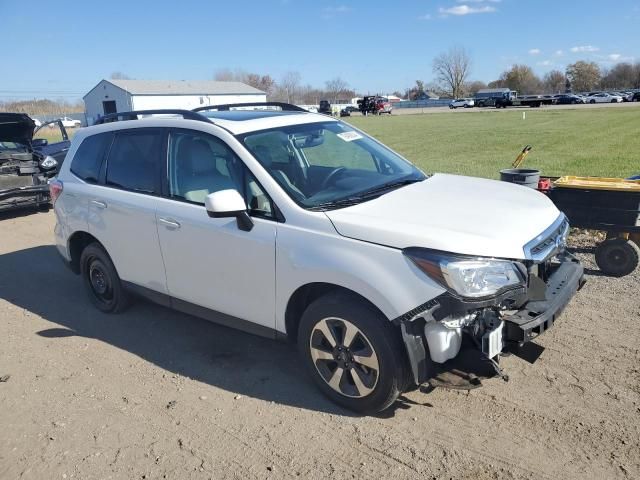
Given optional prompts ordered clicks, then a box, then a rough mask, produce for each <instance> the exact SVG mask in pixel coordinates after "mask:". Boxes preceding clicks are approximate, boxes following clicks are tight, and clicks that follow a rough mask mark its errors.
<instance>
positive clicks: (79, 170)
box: [71, 133, 113, 183]
mask: <svg viewBox="0 0 640 480" xmlns="http://www.w3.org/2000/svg"><path fill="white" fill-rule="evenodd" d="M112 139H113V134H112V133H99V134H97V135H91V136H90V137H87V138H85V139H84V140H83V141H82V143H81V144H80V146H79V147H78V150H77V151H76V154H75V155H74V156H73V161H72V162H71V172H72V173H73V174H74V175H75V176H77V177H79V178H81V179H82V180H84V181H85V182H90V183H95V182H97V181H98V178H99V177H100V167H101V165H102V160H103V159H104V154H105V152H106V150H107V148H108V147H109V145H110V144H111V140H112Z"/></svg>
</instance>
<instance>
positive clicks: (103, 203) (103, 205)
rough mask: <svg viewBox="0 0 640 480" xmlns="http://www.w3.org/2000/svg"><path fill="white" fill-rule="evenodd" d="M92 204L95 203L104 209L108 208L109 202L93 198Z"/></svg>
mask: <svg viewBox="0 0 640 480" xmlns="http://www.w3.org/2000/svg"><path fill="white" fill-rule="evenodd" d="M91 204H92V205H95V206H96V207H98V208H102V209H104V208H107V204H106V203H105V202H102V201H100V200H91Z"/></svg>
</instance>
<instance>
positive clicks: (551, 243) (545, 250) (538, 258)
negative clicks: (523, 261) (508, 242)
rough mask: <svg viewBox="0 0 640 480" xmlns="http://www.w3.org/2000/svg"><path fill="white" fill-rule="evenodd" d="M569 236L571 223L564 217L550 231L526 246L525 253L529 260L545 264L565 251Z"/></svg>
mask: <svg viewBox="0 0 640 480" xmlns="http://www.w3.org/2000/svg"><path fill="white" fill-rule="evenodd" d="M568 234H569V222H568V220H567V218H566V217H565V216H564V215H562V216H561V217H559V218H558V220H556V221H555V222H554V224H553V225H552V226H551V227H550V228H549V229H548V230H546V231H544V232H543V233H542V234H540V235H538V236H537V237H536V238H534V239H533V240H531V241H530V242H529V243H527V244H526V245H525V247H524V251H525V254H526V256H527V258H528V259H530V260H534V261H535V262H544V261H545V260H547V259H548V258H549V257H551V256H553V255H556V254H557V253H559V252H561V251H564V249H565V248H566V245H567V235H568Z"/></svg>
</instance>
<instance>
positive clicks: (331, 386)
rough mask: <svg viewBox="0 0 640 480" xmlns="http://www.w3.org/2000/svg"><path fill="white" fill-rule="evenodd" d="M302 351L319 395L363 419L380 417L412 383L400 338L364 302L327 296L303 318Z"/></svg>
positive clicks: (299, 342) (313, 304)
mask: <svg viewBox="0 0 640 480" xmlns="http://www.w3.org/2000/svg"><path fill="white" fill-rule="evenodd" d="M298 348H299V350H300V352H301V354H302V356H303V360H304V362H305V364H306V365H307V370H308V371H309V373H310V374H311V375H312V376H313V378H314V380H315V382H316V384H317V385H318V387H319V388H320V390H321V391H322V392H323V393H324V394H325V395H326V396H327V397H329V398H330V399H331V400H333V401H334V402H335V403H337V404H339V405H342V406H343V407H346V408H348V409H350V410H353V411H356V412H359V413H375V412H380V411H382V410H384V409H386V408H387V407H389V406H390V405H391V404H392V403H393V402H394V401H395V400H396V399H397V398H398V396H399V395H400V393H402V392H403V391H404V389H405V388H406V385H407V381H408V373H407V372H408V370H407V367H406V361H405V354H404V351H403V348H402V345H401V339H400V336H399V332H398V331H397V329H395V328H394V327H393V326H392V324H391V323H390V322H389V321H388V320H387V319H386V318H384V317H383V316H382V315H381V314H380V313H379V312H378V311H376V310H375V309H373V308H372V307H370V306H369V305H367V304H366V303H365V302H363V301H360V300H358V299H356V298H353V297H350V296H347V295H344V294H329V295H326V296H324V297H321V298H319V299H318V300H316V301H315V302H313V303H312V304H311V305H310V306H309V307H308V308H307V310H306V311H305V312H304V314H303V316H302V319H301V321H300V328H299V331H298Z"/></svg>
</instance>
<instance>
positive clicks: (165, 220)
mask: <svg viewBox="0 0 640 480" xmlns="http://www.w3.org/2000/svg"><path fill="white" fill-rule="evenodd" d="M158 222H160V223H161V224H163V225H164V226H166V227H169V228H173V229H177V228H180V224H179V223H178V222H176V221H175V220H174V219H173V218H163V217H159V218H158Z"/></svg>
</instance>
